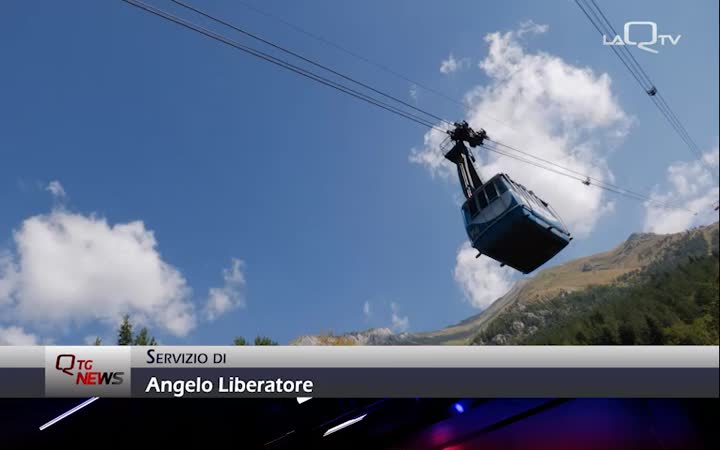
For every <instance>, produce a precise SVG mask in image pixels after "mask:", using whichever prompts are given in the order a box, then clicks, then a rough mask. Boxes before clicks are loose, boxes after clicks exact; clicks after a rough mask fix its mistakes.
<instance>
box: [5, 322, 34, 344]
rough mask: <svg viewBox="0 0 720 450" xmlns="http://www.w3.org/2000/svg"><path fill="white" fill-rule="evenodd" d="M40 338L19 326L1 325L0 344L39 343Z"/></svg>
mask: <svg viewBox="0 0 720 450" xmlns="http://www.w3.org/2000/svg"><path fill="white" fill-rule="evenodd" d="M38 341H39V340H38V338H37V336H35V335H34V334H32V333H27V332H26V331H25V330H24V329H23V328H21V327H18V326H9V327H3V326H0V345H38Z"/></svg>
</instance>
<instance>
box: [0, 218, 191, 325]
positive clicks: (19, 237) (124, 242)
mask: <svg viewBox="0 0 720 450" xmlns="http://www.w3.org/2000/svg"><path fill="white" fill-rule="evenodd" d="M13 240H14V244H15V251H14V252H13V253H12V254H9V253H5V256H4V257H2V258H0V315H2V316H3V317H4V318H10V319H13V320H17V321H27V322H35V323H42V324H46V325H50V326H67V325H71V324H74V325H80V324H83V323H87V322H89V321H93V320H102V321H106V322H109V323H111V324H113V325H114V324H116V323H117V322H118V320H119V318H120V316H121V315H122V314H124V313H129V314H131V316H132V317H133V320H134V321H136V323H138V324H148V325H154V326H158V327H161V328H164V329H166V330H167V331H169V332H171V333H173V334H175V335H186V334H187V333H188V332H189V331H190V330H191V329H193V327H194V326H195V322H196V320H195V313H194V308H193V305H192V303H191V302H190V299H189V297H190V289H189V288H188V286H187V283H186V281H185V278H183V276H182V274H181V273H180V272H179V271H178V270H177V269H175V268H174V267H172V266H171V265H170V264H168V263H166V262H165V261H163V259H162V257H161V255H160V253H159V252H158V250H157V242H156V240H155V236H154V234H153V232H152V231H150V230H147V229H146V228H145V225H144V224H143V222H141V221H134V222H129V223H121V224H115V225H110V224H108V222H107V221H106V220H105V219H102V218H98V217H95V216H84V215H81V214H73V213H69V212H65V211H59V210H54V211H52V212H51V213H49V214H47V215H37V216H33V217H30V218H28V219H26V220H25V221H24V222H23V223H22V226H21V227H20V229H19V230H17V231H15V232H14V234H13Z"/></svg>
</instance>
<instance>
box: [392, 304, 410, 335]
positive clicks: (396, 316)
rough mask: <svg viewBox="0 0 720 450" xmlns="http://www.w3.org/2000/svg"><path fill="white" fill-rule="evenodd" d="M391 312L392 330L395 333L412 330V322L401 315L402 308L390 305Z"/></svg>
mask: <svg viewBox="0 0 720 450" xmlns="http://www.w3.org/2000/svg"><path fill="white" fill-rule="evenodd" d="M390 310H391V311H392V316H391V320H392V329H393V331H394V332H396V333H398V332H403V331H407V330H408V328H410V320H409V319H408V317H407V316H401V315H400V306H398V304H397V303H395V302H392V303H390Z"/></svg>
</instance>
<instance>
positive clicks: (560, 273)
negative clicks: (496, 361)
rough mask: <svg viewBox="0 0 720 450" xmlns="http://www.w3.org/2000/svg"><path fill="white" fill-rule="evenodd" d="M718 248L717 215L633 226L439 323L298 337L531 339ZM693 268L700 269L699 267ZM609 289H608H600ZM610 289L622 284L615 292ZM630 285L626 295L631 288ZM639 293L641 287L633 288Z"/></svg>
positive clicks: (400, 341)
mask: <svg viewBox="0 0 720 450" xmlns="http://www.w3.org/2000/svg"><path fill="white" fill-rule="evenodd" d="M717 252H718V223H717V222H716V223H714V224H712V225H708V226H705V227H698V228H695V229H692V230H688V231H685V232H682V233H676V234H665V235H658V234H653V233H633V234H632V235H630V236H629V237H628V239H627V240H626V241H625V242H623V243H621V244H620V245H618V246H617V247H615V248H614V249H612V250H610V251H607V252H603V253H598V254H595V255H592V256H587V257H583V258H579V259H576V260H573V261H570V262H567V263H564V264H560V265H558V266H555V267H550V268H547V269H543V270H541V271H540V272H538V273H537V274H536V275H534V276H532V277H530V278H524V279H521V280H519V281H518V282H517V283H515V285H514V286H513V287H512V288H511V289H510V290H509V291H508V292H507V293H506V294H505V295H503V296H502V297H500V298H498V299H497V300H495V302H493V303H492V304H491V305H490V306H489V307H488V308H487V309H485V310H484V311H482V312H481V313H479V314H476V315H474V316H472V317H469V318H467V319H465V320H463V321H461V322H459V323H457V324H455V325H452V326H449V327H446V328H443V329H440V330H436V331H428V332H420V333H403V334H399V335H396V334H393V333H392V332H391V331H390V330H389V329H387V328H380V329H377V328H376V329H371V330H367V331H362V332H353V333H347V334H343V335H339V336H301V337H299V338H298V339H296V340H295V341H293V342H292V343H291V344H293V345H389V344H392V345H442V344H450V345H452V344H455V345H463V344H471V343H474V344H506V343H525V342H524V340H527V339H528V338H529V337H530V336H531V335H536V334H537V335H538V336H539V335H540V334H542V333H540V332H544V331H543V329H544V328H548V327H551V326H553V327H558V326H561V325H562V323H560V322H562V320H570V319H572V320H579V319H580V316H581V315H582V314H583V313H585V312H587V311H589V309H590V308H591V307H593V306H597V305H598V304H599V303H601V302H602V301H603V299H610V298H611V297H612V298H615V297H617V296H618V295H620V294H622V291H617V289H624V288H627V289H630V288H634V287H635V285H637V284H639V283H642V282H644V280H645V278H643V276H644V275H645V274H646V273H648V272H649V271H650V272H653V273H658V272H668V271H672V270H676V269H677V268H678V267H679V266H681V265H682V264H684V263H687V262H688V261H695V260H697V259H698V258H704V257H712V255H715V256H714V257H715V259H717ZM697 264H700V263H697ZM697 264H696V265H697ZM707 264H711V262H708V263H707ZM707 264H706V265H707ZM703 267H704V266H703ZM693 270H695V271H696V272H697V271H698V270H700V269H697V270H696V269H693ZM693 273H695V272H693ZM703 273H705V272H703ZM697 276H705V277H707V276H708V275H697ZM602 288H605V291H603V292H598V289H602ZM610 288H612V289H616V290H614V291H609V289H610ZM636 290H637V289H636ZM629 292H630V291H628V292H626V293H625V294H628V295H629ZM632 295H639V294H638V293H637V292H635V291H632ZM585 297H587V298H585ZM570 306H572V308H574V309H573V313H574V314H575V316H572V317H570V316H569V315H568V314H565V313H564V312H563V311H564V310H565V309H567V308H568V307H570ZM668 320H669V319H668ZM558 321H560V322H558Z"/></svg>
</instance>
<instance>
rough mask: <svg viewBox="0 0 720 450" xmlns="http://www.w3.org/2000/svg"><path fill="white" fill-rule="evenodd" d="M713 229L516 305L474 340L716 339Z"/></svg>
mask: <svg viewBox="0 0 720 450" xmlns="http://www.w3.org/2000/svg"><path fill="white" fill-rule="evenodd" d="M708 237H709V238H710V239H707V238H708ZM719 269H720V267H719V263H718V230H717V227H715V229H714V230H713V231H712V233H711V234H710V236H707V235H706V234H705V233H688V234H686V235H685V236H684V237H683V239H680V240H679V241H677V242H676V243H675V245H673V246H672V247H670V248H668V251H667V252H666V253H665V255H663V258H661V259H658V260H656V261H655V262H653V263H652V264H651V265H649V266H648V267H647V268H646V269H644V270H642V271H634V272H629V273H626V274H624V275H622V276H620V277H618V278H617V279H616V280H615V281H613V282H612V283H610V284H607V285H604V286H593V287H590V288H588V289H585V290H583V291H580V292H573V293H568V294H565V295H560V296H558V297H556V298H553V299H551V300H548V301H542V302H532V303H523V304H516V305H513V306H512V307H510V308H508V309H507V310H506V311H504V312H503V313H502V314H500V315H499V316H497V317H496V318H495V320H493V321H492V322H491V323H489V324H488V325H487V326H486V327H485V328H484V329H483V330H482V331H480V332H479V333H477V334H476V335H475V336H474V338H473V339H472V343H473V344H480V345H482V344H496V345H502V344H544V345H547V344H558V345H572V344H577V345H587V344H590V345H662V344H681V345H682V344H699V345H702V344H715V345H717V344H718V335H719V333H718V307H719V305H718V297H719V296H720V291H719V289H718V271H719Z"/></svg>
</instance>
